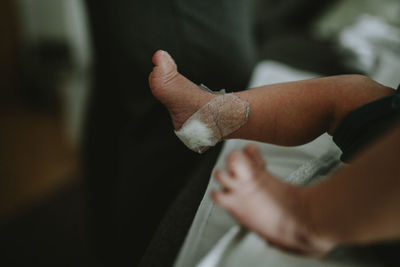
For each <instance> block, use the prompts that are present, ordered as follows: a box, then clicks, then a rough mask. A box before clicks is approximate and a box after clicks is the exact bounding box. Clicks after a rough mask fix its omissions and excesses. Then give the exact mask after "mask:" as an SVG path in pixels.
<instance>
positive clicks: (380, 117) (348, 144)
mask: <svg viewBox="0 0 400 267" xmlns="http://www.w3.org/2000/svg"><path fill="white" fill-rule="evenodd" d="M399 87H400V86H399ZM399 115H400V90H399V89H397V90H396V92H395V94H394V95H392V96H387V97H383V98H380V99H378V100H375V101H372V102H370V103H368V104H366V105H363V106H362V107H359V108H357V109H355V110H354V111H352V112H350V113H349V114H348V115H346V116H345V117H344V118H343V120H342V121H341V123H340V124H339V126H338V127H337V128H336V131H335V133H334V135H333V141H334V142H335V143H336V144H337V145H338V146H339V148H340V149H341V150H342V152H343V153H342V155H341V160H342V161H344V162H348V161H350V160H351V159H352V158H353V157H354V156H355V155H356V154H357V153H358V152H360V151H361V150H363V149H364V148H365V147H366V146H367V145H368V144H370V143H372V142H373V141H374V140H375V139H377V138H378V137H379V136H381V135H383V134H384V133H386V132H387V131H388V130H389V129H390V128H391V126H393V124H394V123H395V122H396V121H398V120H399Z"/></svg>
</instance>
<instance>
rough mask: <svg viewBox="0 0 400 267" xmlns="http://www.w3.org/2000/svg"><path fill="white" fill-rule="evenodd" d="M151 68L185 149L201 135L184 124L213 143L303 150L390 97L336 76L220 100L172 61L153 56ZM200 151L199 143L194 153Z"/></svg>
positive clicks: (153, 84) (370, 84)
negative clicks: (255, 143) (228, 141)
mask: <svg viewBox="0 0 400 267" xmlns="http://www.w3.org/2000/svg"><path fill="white" fill-rule="evenodd" d="M153 63H154V64H155V67H154V68H153V71H152V73H151V74H150V76H149V84H150V88H151V89H152V90H151V91H152V93H153V95H154V96H155V97H156V98H157V99H159V100H160V101H161V102H162V103H163V104H164V105H165V106H166V107H167V109H168V110H169V112H170V114H171V118H172V123H173V126H174V129H175V130H182V131H178V136H179V137H180V138H181V140H183V141H184V142H185V143H187V142H186V141H188V140H184V139H185V136H184V135H185V134H186V137H187V136H189V137H190V133H193V132H199V131H200V130H201V129H204V127H203V128H202V127H197V126H199V125H198V124H197V125H196V124H193V123H192V124H190V125H191V126H193V125H194V126H196V127H192V128H191V129H189V130H191V131H188V132H189V133H188V132H185V131H186V130H187V129H188V128H187V127H182V126H187V125H184V124H185V122H186V121H188V124H189V122H193V121H195V122H198V121H202V122H206V125H207V126H209V127H208V128H209V129H211V130H210V132H211V136H213V138H214V139H213V142H214V141H215V140H217V141H219V140H220V139H229V138H241V139H250V140H257V141H261V142H267V143H273V144H278V145H301V144H304V143H307V142H310V141H311V140H313V139H315V138H316V137H318V136H319V135H321V134H323V133H325V132H328V133H330V134H332V133H333V132H334V130H335V128H336V126H337V125H338V124H339V122H340V121H341V119H342V118H343V116H345V115H346V114H347V113H348V112H350V111H351V110H353V109H355V108H357V107H359V106H361V105H363V104H366V103H368V102H370V101H372V100H375V99H377V98H380V97H384V96H386V95H390V94H393V93H394V90H393V89H392V88H388V87H385V86H383V85H381V84H379V83H376V82H374V81H373V80H371V79H369V78H367V77H365V76H361V75H339V76H332V77H325V78H317V79H311V80H304V81H296V82H289V83H280V84H272V85H266V86H261V87H257V88H253V89H249V90H246V91H242V92H238V93H235V94H224V95H218V94H213V93H210V92H208V91H207V90H204V89H202V88H201V87H200V86H198V85H196V84H194V83H192V82H191V81H189V80H188V79H186V78H185V77H184V76H182V75H181V74H179V72H178V71H177V66H176V64H175V62H174V60H173V59H172V58H171V57H170V56H169V54H168V53H167V52H165V51H161V50H160V51H157V52H156V53H155V54H154V56H153ZM228 90H229V88H228ZM192 115H194V117H192ZM191 117H192V118H191ZM189 118H191V119H189ZM188 119H189V120H188ZM200 126H201V125H200ZM181 128H182V129H181ZM189 128H190V127H189ZM199 129H200V130H199ZM182 132H183V135H180V134H179V133H182ZM205 132H206V135H207V134H209V135H210V132H207V131H205ZM182 136H183V138H182ZM189 141H193V140H189ZM197 141H198V140H197ZM197 141H196V140H195V142H194V143H196V142H197ZM213 142H211V144H208V145H210V146H212V145H213ZM195 145H196V144H195ZM203 145H204V144H203ZM208 145H206V146H208ZM201 146H202V144H201V143H197V147H201ZM195 150H196V149H195ZM201 151H202V150H201V149H199V152H201Z"/></svg>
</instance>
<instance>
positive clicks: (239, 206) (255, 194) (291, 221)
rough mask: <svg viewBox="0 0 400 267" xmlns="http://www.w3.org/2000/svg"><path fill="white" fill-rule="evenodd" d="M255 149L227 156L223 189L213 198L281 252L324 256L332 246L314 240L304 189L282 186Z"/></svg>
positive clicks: (219, 173) (221, 176) (218, 175)
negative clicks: (303, 195)
mask: <svg viewBox="0 0 400 267" xmlns="http://www.w3.org/2000/svg"><path fill="white" fill-rule="evenodd" d="M265 167H266V163H265V160H264V159H263V157H262V154H261V152H260V151H259V150H258V148H257V146H255V145H248V146H247V147H245V148H244V149H243V151H238V152H232V153H230V154H229V155H228V156H227V160H226V169H225V170H217V171H216V172H215V178H216V180H217V181H218V183H219V184H220V185H221V186H222V187H223V190H221V191H214V192H213V194H212V197H213V199H214V201H215V202H216V203H217V204H218V205H220V206H221V207H222V208H224V209H225V210H227V211H228V212H229V213H230V214H231V215H232V216H233V217H234V218H235V219H236V220H237V221H238V222H239V223H240V224H242V225H243V226H245V227H247V228H249V229H250V230H252V231H254V232H255V233H257V234H259V235H260V236H261V237H262V238H264V239H265V240H267V241H268V242H269V243H270V244H272V245H275V246H278V247H280V248H281V249H284V250H287V251H290V252H295V253H300V254H310V255H314V256H321V255H324V254H325V253H326V252H327V251H329V250H330V249H331V248H332V245H331V244H330V243H326V242H320V240H317V239H316V238H314V234H313V232H312V231H311V230H310V229H309V225H308V224H307V222H308V218H307V215H306V214H307V213H306V211H305V210H306V207H305V204H304V201H302V200H303V199H302V195H301V194H300V192H301V189H300V188H299V187H297V186H293V185H290V184H287V183H284V182H281V181H280V180H278V179H277V178H275V177H274V176H273V175H272V174H270V173H269V172H268V171H267V170H266V169H265Z"/></svg>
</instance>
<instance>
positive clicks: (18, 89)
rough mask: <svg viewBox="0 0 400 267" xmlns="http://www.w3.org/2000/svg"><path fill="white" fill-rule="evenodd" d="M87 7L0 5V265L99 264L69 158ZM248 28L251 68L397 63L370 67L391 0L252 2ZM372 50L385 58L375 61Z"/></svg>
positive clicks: (87, 74)
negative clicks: (264, 63)
mask: <svg viewBox="0 0 400 267" xmlns="http://www.w3.org/2000/svg"><path fill="white" fill-rule="evenodd" d="M89 2H90V1H89ZM115 2H118V1H115ZM249 2H250V1H249ZM90 6H93V5H89V7H90ZM89 7H88V6H87V5H86V2H85V1H84V0H2V1H0V29H1V31H0V33H1V34H0V62H1V64H0V255H1V254H3V253H4V255H3V256H0V266H27V265H28V264H29V266H32V265H33V266H91V265H96V266H99V265H102V264H104V262H103V261H102V259H101V258H102V257H101V256H99V255H98V252H97V250H96V249H95V245H93V243H95V242H94V241H93V236H92V233H91V230H90V229H91V227H92V226H91V224H90V214H91V210H90V209H91V208H90V205H88V201H87V188H86V187H84V186H83V181H85V177H84V175H85V172H83V171H82V168H84V167H85V166H82V165H83V161H82V160H81V158H82V153H81V151H82V146H83V145H84V144H83V142H84V138H83V136H84V130H85V123H86V110H87V103H88V101H90V97H91V93H92V90H95V87H93V84H92V80H93V72H94V67H95V62H96V54H95V53H94V52H93V47H94V46H96V44H95V43H94V41H93V38H92V29H93V27H95V25H94V24H91V23H90V21H89V20H90V17H89V14H92V15H93V13H90V12H91V10H89ZM117 11H118V10H116V11H115V12H117ZM109 12H114V11H113V10H109ZM104 19H105V20H106V19H107V17H104ZM357 23H358V24H357ZM363 23H364V24H363ZM251 24H252V32H251V33H252V35H251V37H252V38H253V41H254V43H255V49H256V51H255V56H256V61H257V62H258V61H261V60H263V59H272V60H276V61H279V62H283V63H286V64H288V65H291V66H293V67H296V68H299V69H304V70H308V71H313V72H315V73H319V74H321V75H333V74H339V73H364V74H367V75H368V74H369V73H374V75H375V76H374V78H375V79H377V80H378V81H384V82H385V83H386V85H389V86H393V87H396V86H397V84H396V83H397V82H398V81H397V80H396V79H397V77H398V75H399V73H398V72H396V71H397V70H398V68H397V69H396V68H392V72H391V71H390V70H389V71H385V72H382V73H376V72H374V70H376V68H377V66H378V65H379V64H388V63H387V62H390V64H394V66H397V67H398V66H399V64H400V60H398V59H399V54H400V48H399V47H400V46H398V44H399V40H400V35H399V32H400V2H399V1H397V0H364V1H363V0H340V1H339V0H337V1H335V0H329V1H313V0H280V1H278V0H257V1H255V2H254V6H253V9H252V17H251ZM352 27H353V28H352ZM357 27H358V28H357ZM363 27H366V30H364V31H363ZM352 30H353V31H352ZM354 30H357V33H355V31H354ZM95 40H97V41H99V39H98V38H97V39H95ZM366 40H376V42H374V45H373V46H371V43H370V42H367V41H366ZM382 40H383V41H382ZM117 41H118V40H116V42H117ZM377 47H380V48H382V47H384V48H385V49H386V51H388V52H387V53H382V54H379V55H378V56H377V54H376V53H373V51H376V50H377ZM148 61H149V64H150V58H148ZM396 64H397V65H396ZM125 86H128V87H129V86H130V85H129V84H126V85H125ZM98 145H99V146H101V145H102V144H100V143H99V144H98ZM207 177H208V176H207ZM88 218H89V219H88ZM94 239H96V238H94ZM104 265H107V264H104ZM166 266H167V265H166Z"/></svg>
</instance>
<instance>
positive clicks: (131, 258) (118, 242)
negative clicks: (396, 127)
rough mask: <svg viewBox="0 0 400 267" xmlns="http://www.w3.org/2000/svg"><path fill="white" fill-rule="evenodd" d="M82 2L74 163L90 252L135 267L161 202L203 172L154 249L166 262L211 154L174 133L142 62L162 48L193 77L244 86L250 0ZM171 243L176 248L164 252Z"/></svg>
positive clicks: (248, 67) (248, 68)
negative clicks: (87, 92)
mask: <svg viewBox="0 0 400 267" xmlns="http://www.w3.org/2000/svg"><path fill="white" fill-rule="evenodd" d="M86 3H87V6H88V10H89V17H90V25H91V29H92V33H93V43H94V50H95V53H94V55H95V63H96V64H95V79H94V85H93V90H92V93H91V96H90V102H89V109H88V116H87V120H86V125H85V127H86V129H85V138H84V144H83V145H84V151H83V153H84V158H83V167H84V172H85V179H86V180H85V181H86V188H87V189H88V192H89V196H88V197H89V199H88V200H89V207H90V209H91V210H92V214H91V222H92V223H91V226H92V227H91V228H92V234H93V237H94V242H93V243H94V245H95V246H96V248H97V255H98V256H99V257H100V262H103V263H104V265H106V266H127V265H129V266H137V264H138V261H139V260H140V258H141V257H142V255H143V254H144V251H145V249H146V247H147V246H148V245H149V243H150V240H151V238H152V236H153V234H154V233H155V232H156V229H157V228H158V225H159V223H160V221H161V219H162V218H163V217H164V216H165V213H166V211H167V209H168V208H169V206H170V205H172V203H173V202H174V201H175V199H176V198H177V197H178V195H179V192H180V191H181V190H182V189H183V188H184V187H185V186H188V183H191V182H193V181H192V179H195V178H192V177H196V173H202V177H203V180H204V181H202V182H194V183H195V184H196V186H197V187H196V188H195V190H196V192H192V193H193V196H192V199H190V201H191V202H192V203H190V205H187V206H183V204H181V209H180V210H179V211H180V212H182V211H185V212H186V213H185V214H182V213H179V217H178V218H177V219H176V220H177V221H176V223H175V224H176V226H179V229H171V230H170V231H181V230H182V231H184V232H183V233H182V234H177V235H176V238H177V239H176V240H172V241H171V243H170V244H169V246H168V245H167V246H165V245H164V246H163V247H162V250H164V251H158V253H159V254H160V253H163V252H165V253H169V254H171V256H170V257H172V258H173V256H174V253H176V252H177V250H178V249H179V245H180V244H181V243H182V242H183V239H184V236H185V235H184V233H186V231H187V229H188V228H189V226H190V223H191V221H192V219H193V216H194V214H195V211H196V209H197V206H198V204H199V202H200V200H201V198H202V195H203V193H204V190H205V188H206V186H207V182H208V181H207V180H208V178H209V176H210V173H211V168H212V166H213V163H214V162H215V159H216V156H217V154H218V151H219V150H218V148H217V149H214V150H213V151H212V152H209V153H205V154H203V155H198V154H196V153H193V152H192V151H190V150H189V149H187V148H186V147H185V146H184V145H183V144H182V143H181V142H180V141H179V139H178V138H177V137H176V136H175V134H174V132H173V129H172V123H171V119H170V116H169V114H168V112H167V110H166V109H165V107H164V106H163V105H162V104H161V103H160V102H159V101H158V100H157V99H155V98H154V97H153V96H152V95H151V92H150V89H149V86H148V75H149V73H150V72H151V70H152V67H153V64H152V62H151V58H152V55H153V53H154V52H155V51H156V50H158V49H163V50H166V51H168V52H169V53H170V54H171V55H172V56H173V57H174V59H175V61H176V63H177V65H178V67H179V71H180V72H181V73H182V74H183V75H185V76H186V77H188V78H189V79H190V80H192V81H193V82H195V83H201V82H206V83H207V85H209V86H210V87H211V88H229V89H230V90H233V91H237V90H244V89H245V88H246V86H247V84H248V81H249V78H250V74H251V72H252V69H253V66H254V64H255V49H254V47H253V46H254V45H253V38H252V17H253V16H252V14H251V13H252V2H251V1H247V0H235V1H232V0H218V1H214V0H204V1H203V0H202V1H187V0H176V1H164V0H149V1H133V0H118V1H95V0H87V1H86ZM213 160H214V162H213ZM176 228H177V227H176ZM159 231H160V230H159ZM178 239H179V240H178ZM175 244H177V245H175ZM171 247H174V249H175V250H176V251H169V252H168V251H165V250H168V249H170V248H171ZM153 255H154V253H153ZM153 260H154V259H153ZM159 264H160V265H162V266H169V265H170V263H166V262H164V263H163V262H160V263H159Z"/></svg>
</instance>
